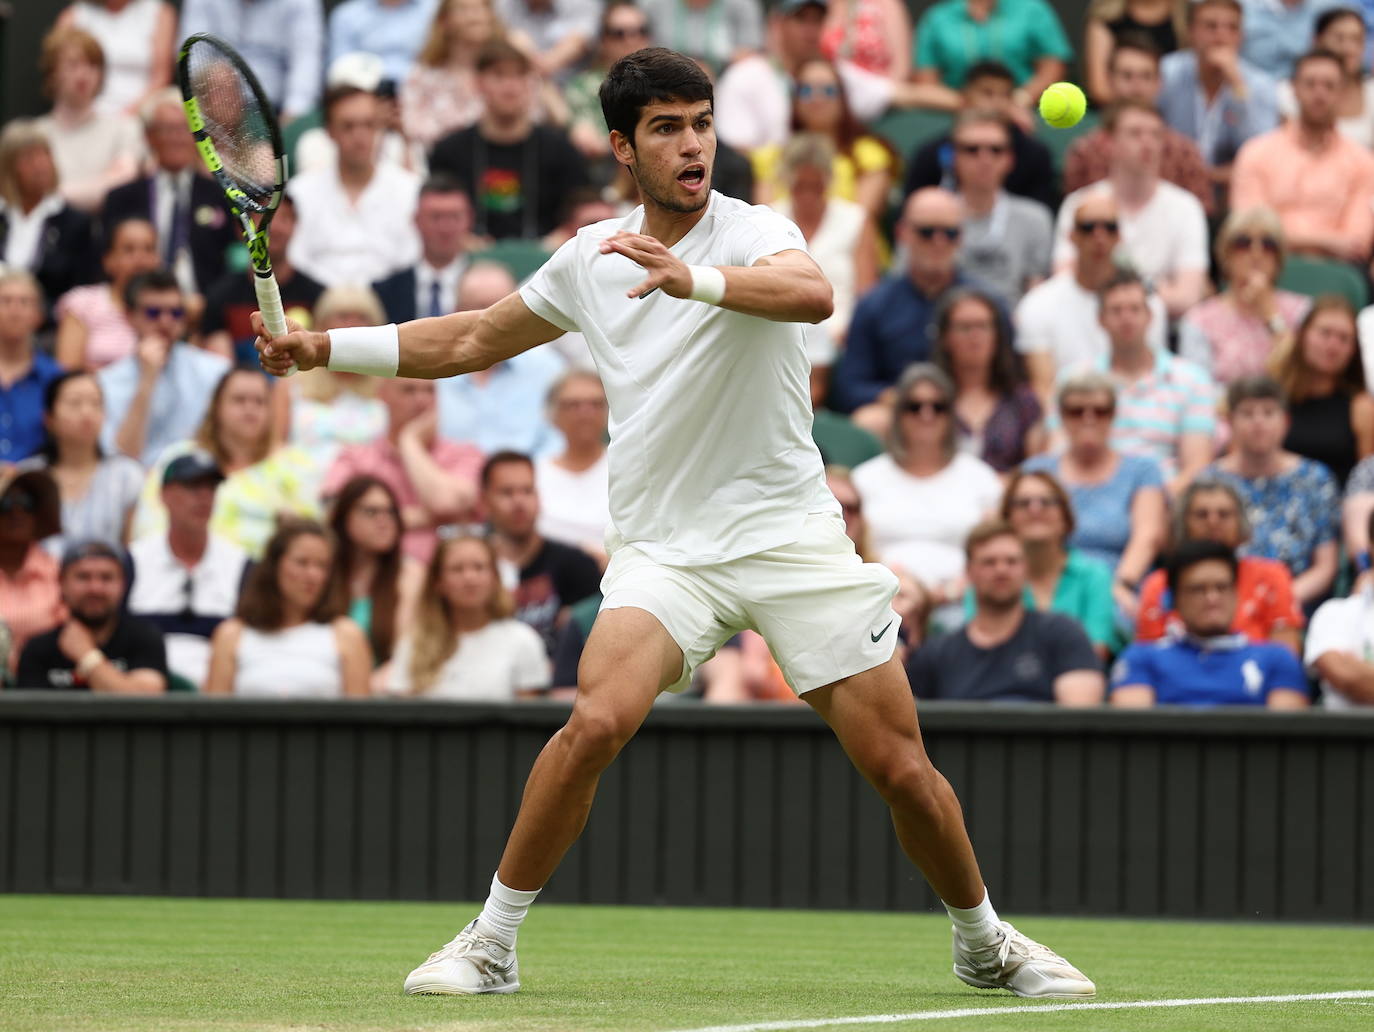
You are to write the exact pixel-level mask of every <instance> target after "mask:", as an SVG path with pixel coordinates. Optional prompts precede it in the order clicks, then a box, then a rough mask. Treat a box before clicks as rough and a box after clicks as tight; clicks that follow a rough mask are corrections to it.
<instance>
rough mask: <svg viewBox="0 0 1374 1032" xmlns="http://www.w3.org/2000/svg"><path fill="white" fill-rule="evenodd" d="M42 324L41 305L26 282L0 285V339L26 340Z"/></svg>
mask: <svg viewBox="0 0 1374 1032" xmlns="http://www.w3.org/2000/svg"><path fill="white" fill-rule="evenodd" d="M41 325H43V305H42V304H41V303H40V301H39V300H38V295H37V294H35V293H34V292H33V288H32V287H30V286H29V285H28V284H26V283H6V284H4V285H0V341H14V342H19V341H27V340H28V339H29V338H30V337H32V336H33V335H34V334H35V333H36V332H38V327H40V326H41Z"/></svg>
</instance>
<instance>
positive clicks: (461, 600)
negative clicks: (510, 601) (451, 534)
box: [438, 539, 497, 612]
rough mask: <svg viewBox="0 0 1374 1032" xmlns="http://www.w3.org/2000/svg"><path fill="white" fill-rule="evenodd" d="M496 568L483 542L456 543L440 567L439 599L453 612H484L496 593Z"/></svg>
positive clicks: (451, 546) (445, 553)
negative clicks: (453, 610)
mask: <svg viewBox="0 0 1374 1032" xmlns="http://www.w3.org/2000/svg"><path fill="white" fill-rule="evenodd" d="M496 583H497V581H496V567H495V566H493V565H492V561H491V554H490V553H489V552H488V551H487V549H486V547H485V546H484V545H483V544H482V543H481V542H480V541H473V540H470V539H468V540H462V541H455V542H454V543H453V544H451V545H449V546H448V547H447V548H446V549H445V550H444V558H443V562H442V565H441V566H440V567H439V584H438V589H439V596H440V597H441V598H442V599H443V600H444V601H445V602H447V603H448V604H449V606H450V607H451V608H452V609H455V610H460V611H462V610H466V611H468V612H471V611H473V610H484V609H486V608H487V605H488V603H489V602H490V601H491V596H492V595H493V594H494V593H495V591H496Z"/></svg>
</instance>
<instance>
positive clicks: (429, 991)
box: [406, 982, 520, 996]
mask: <svg viewBox="0 0 1374 1032" xmlns="http://www.w3.org/2000/svg"><path fill="white" fill-rule="evenodd" d="M519 988H520V983H519V982H515V983H513V984H512V985H502V986H496V987H494V988H491V989H459V988H457V987H456V986H451V985H443V984H442V983H437V984H434V985H417V986H413V987H412V988H409V989H407V990H406V995H407V996H483V995H485V994H488V993H496V994H504V993H513V992H515V991H516V990H517V989H519Z"/></svg>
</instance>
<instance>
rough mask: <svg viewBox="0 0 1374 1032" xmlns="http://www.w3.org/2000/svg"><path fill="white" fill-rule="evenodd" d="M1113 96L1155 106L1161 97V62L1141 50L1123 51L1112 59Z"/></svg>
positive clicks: (1109, 76) (1110, 76) (1110, 75)
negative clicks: (1157, 98)
mask: <svg viewBox="0 0 1374 1032" xmlns="http://www.w3.org/2000/svg"><path fill="white" fill-rule="evenodd" d="M1108 78H1109V79H1110V81H1111V87H1112V95H1113V96H1115V97H1117V98H1118V99H1120V100H1136V101H1139V102H1140V103H1142V104H1150V105H1152V106H1153V104H1154V102H1155V98H1156V97H1158V96H1159V62H1157V61H1156V60H1155V59H1154V58H1152V57H1151V56H1150V55H1149V54H1142V53H1141V52H1140V51H1139V50H1123V51H1121V53H1119V54H1115V55H1113V57H1112V64H1111V71H1110V73H1109V75H1108Z"/></svg>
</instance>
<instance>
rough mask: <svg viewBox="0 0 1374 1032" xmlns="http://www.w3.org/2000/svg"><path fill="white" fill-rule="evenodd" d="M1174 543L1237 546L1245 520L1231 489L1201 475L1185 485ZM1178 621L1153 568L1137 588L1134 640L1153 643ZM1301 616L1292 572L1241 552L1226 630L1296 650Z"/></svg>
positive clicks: (1160, 573)
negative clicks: (1233, 609)
mask: <svg viewBox="0 0 1374 1032" xmlns="http://www.w3.org/2000/svg"><path fill="white" fill-rule="evenodd" d="M1175 512H1176V516H1175V522H1174V542H1175V545H1178V544H1182V543H1183V542H1184V541H1215V542H1218V543H1219V544H1223V545H1225V546H1226V547H1228V548H1231V549H1238V548H1239V547H1240V546H1241V545H1243V544H1244V543H1245V542H1246V540H1248V539H1249V537H1250V521H1249V520H1248V519H1247V518H1246V515H1245V506H1244V504H1243V503H1242V501H1241V497H1240V495H1239V494H1238V493H1237V492H1236V489H1235V488H1234V487H1233V486H1231V485H1230V484H1228V483H1226V482H1225V481H1223V480H1215V479H1208V478H1202V479H1198V480H1195V481H1193V483H1191V484H1189V485H1188V487H1187V488H1185V489H1184V491H1183V494H1182V496H1181V497H1180V498H1179V501H1178V506H1177V508H1176V510H1175ZM1181 626H1182V625H1181V624H1180V623H1179V619H1178V613H1177V612H1175V610H1174V600H1173V595H1172V593H1171V592H1170V591H1169V590H1168V586H1167V583H1166V576H1165V571H1164V570H1155V571H1154V573H1152V574H1150V575H1149V576H1148V577H1146V578H1145V582H1144V584H1143V585H1142V586H1141V589H1140V616H1139V619H1138V621H1137V623H1136V640H1137V641H1155V640H1156V639H1159V638H1162V637H1164V636H1165V634H1167V633H1170V632H1173V631H1176V630H1177V629H1178V628H1180V627H1181ZM1302 627H1303V616H1302V610H1301V609H1299V608H1298V604H1297V601H1296V599H1295V598H1294V596H1293V575H1292V574H1291V573H1289V572H1288V567H1286V566H1284V565H1283V563H1281V562H1279V561H1278V560H1277V559H1261V558H1260V557H1258V556H1245V557H1243V558H1241V559H1240V566H1239V569H1238V571H1237V575H1236V613H1235V619H1234V621H1233V622H1232V624H1231V630H1232V631H1234V632H1235V633H1237V634H1244V635H1245V636H1246V637H1248V638H1249V639H1250V640H1251V641H1255V642H1260V641H1273V642H1277V643H1278V644H1280V645H1286V646H1287V647H1288V648H1290V649H1292V650H1293V652H1294V653H1298V654H1301V653H1300V651H1299V650H1300V649H1301V642H1302Z"/></svg>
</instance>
